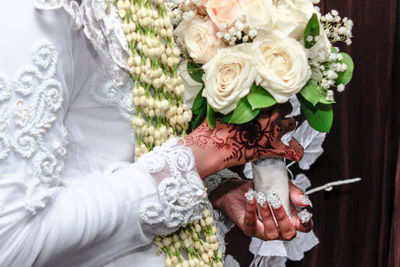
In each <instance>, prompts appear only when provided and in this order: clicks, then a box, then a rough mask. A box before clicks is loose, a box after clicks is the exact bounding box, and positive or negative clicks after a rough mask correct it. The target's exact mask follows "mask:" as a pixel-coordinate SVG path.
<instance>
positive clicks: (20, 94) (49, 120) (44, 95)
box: [0, 42, 67, 214]
mask: <svg viewBox="0 0 400 267" xmlns="http://www.w3.org/2000/svg"><path fill="white" fill-rule="evenodd" d="M57 62H58V54H57V52H56V50H55V47H54V46H53V45H52V44H51V43H48V42H45V43H44V44H42V45H40V46H39V47H38V48H37V49H36V50H35V52H34V53H33V64H32V65H30V66H27V67H25V68H24V69H22V71H21V72H20V73H19V74H18V75H17V77H16V79H15V80H14V81H13V82H7V81H6V80H5V79H4V77H0V164H1V162H2V161H4V160H6V159H7V158H8V157H9V156H10V153H11V151H13V152H14V154H15V156H16V157H17V158H18V157H20V158H22V159H26V160H30V161H31V163H32V166H33V173H34V178H33V179H32V180H31V181H29V182H28V184H27V191H26V209H27V210H28V211H29V212H30V213H32V214H35V213H36V212H37V210H39V209H42V208H44V207H45V206H46V204H47V203H48V201H49V200H50V199H51V198H52V197H53V195H54V193H55V191H56V190H57V186H58V185H59V175H60V172H61V171H62V169H63V166H64V157H65V154H66V145H67V141H66V140H67V137H66V135H67V131H66V129H65V128H64V127H63V126H61V127H60V136H55V137H52V138H51V139H47V138H46V133H47V132H48V131H50V130H51V128H52V125H53V124H54V122H55V121H56V119H57V113H58V111H59V110H60V108H61V106H62V103H63V89H62V86H61V84H60V83H59V82H58V81H57V80H55V79H54V76H55V74H56V67H57ZM11 127H12V129H11ZM8 132H12V135H11V134H9V133H8ZM51 142H52V143H51ZM49 143H50V144H49Z"/></svg>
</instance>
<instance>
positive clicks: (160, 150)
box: [137, 138, 207, 234]
mask: <svg viewBox="0 0 400 267" xmlns="http://www.w3.org/2000/svg"><path fill="white" fill-rule="evenodd" d="M179 140H180V139H178V138H175V139H171V140H169V141H167V142H166V143H165V144H163V145H162V146H161V147H156V148H155V149H154V150H153V151H152V152H150V153H148V154H146V155H144V156H142V157H141V158H140V159H139V160H138V162H137V165H138V166H139V168H141V169H143V170H144V171H146V172H148V173H150V174H151V175H152V176H153V178H154V180H155V181H156V182H157V183H159V185H158V192H159V202H150V203H146V204H144V206H143V207H142V209H141V219H142V221H143V222H144V223H145V224H148V225H150V226H152V227H151V228H152V229H153V231H155V233H156V234H168V233H171V232H173V231H175V230H176V229H177V227H179V226H184V225H186V224H188V223H190V222H193V221H195V220H199V219H201V216H202V215H201V212H202V211H203V210H204V208H205V207H206V205H207V192H206V189H205V187H204V185H203V182H202V180H201V178H200V176H199V174H198V173H197V170H196V165H195V160H194V156H193V153H192V151H191V149H189V148H187V147H186V146H184V145H182V144H180V143H179Z"/></svg>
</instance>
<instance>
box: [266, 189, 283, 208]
mask: <svg viewBox="0 0 400 267" xmlns="http://www.w3.org/2000/svg"><path fill="white" fill-rule="evenodd" d="M267 201H268V203H269V205H271V207H272V208H273V209H274V210H277V209H279V208H280V207H281V206H282V202H281V200H280V199H279V197H278V195H277V194H275V193H268V194H267Z"/></svg>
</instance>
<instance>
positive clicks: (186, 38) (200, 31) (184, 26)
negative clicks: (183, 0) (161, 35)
mask: <svg viewBox="0 0 400 267" xmlns="http://www.w3.org/2000/svg"><path fill="white" fill-rule="evenodd" d="M175 34H176V36H177V37H178V38H180V39H181V40H182V42H183V44H184V45H185V47H186V50H187V51H188V53H189V55H190V57H191V58H192V59H193V60H194V61H195V62H196V63H200V64H205V63H207V62H208V61H209V60H210V59H211V58H213V57H214V56H215V55H216V54H217V51H218V49H220V48H221V47H224V43H223V42H222V41H221V40H220V39H218V38H216V34H215V30H214V26H213V24H212V23H211V21H205V20H203V19H202V18H200V17H194V18H192V19H189V20H184V21H182V22H181V23H180V24H179V25H178V27H177V28H176V30H175Z"/></svg>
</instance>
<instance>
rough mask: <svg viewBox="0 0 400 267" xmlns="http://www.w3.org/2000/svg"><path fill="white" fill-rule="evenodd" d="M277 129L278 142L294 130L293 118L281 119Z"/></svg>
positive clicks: (294, 121) (294, 122)
mask: <svg viewBox="0 0 400 267" xmlns="http://www.w3.org/2000/svg"><path fill="white" fill-rule="evenodd" d="M279 127H280V129H279V134H278V138H279V140H280V139H281V138H282V136H284V135H285V134H287V133H288V132H291V131H294V130H295V129H296V120H295V119H293V118H287V119H282V120H281V122H280V126H279Z"/></svg>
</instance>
